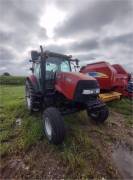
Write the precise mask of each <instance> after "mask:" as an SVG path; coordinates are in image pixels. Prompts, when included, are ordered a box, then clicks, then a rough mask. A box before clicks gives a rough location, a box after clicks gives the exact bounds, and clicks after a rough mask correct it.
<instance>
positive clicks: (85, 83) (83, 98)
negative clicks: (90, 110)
mask: <svg viewBox="0 0 133 180" xmlns="http://www.w3.org/2000/svg"><path fill="white" fill-rule="evenodd" d="M96 88H99V85H98V83H97V81H96V80H80V81H79V82H78V84H77V87H76V90H75V94H74V100H75V101H76V102H88V101H91V100H95V99H97V96H98V95H97V94H91V95H85V94H82V92H83V90H84V89H88V90H91V89H96Z"/></svg>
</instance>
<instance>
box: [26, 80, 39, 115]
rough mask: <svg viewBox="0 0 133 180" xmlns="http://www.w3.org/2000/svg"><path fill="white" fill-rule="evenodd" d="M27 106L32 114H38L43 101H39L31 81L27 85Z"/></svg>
mask: <svg viewBox="0 0 133 180" xmlns="http://www.w3.org/2000/svg"><path fill="white" fill-rule="evenodd" d="M25 94H26V105H27V109H28V110H29V111H30V112H36V111H39V110H40V107H41V106H40V105H41V101H40V100H39V99H38V97H37V95H36V93H35V91H34V89H33V87H32V84H31V83H30V82H29V81H26V83H25Z"/></svg>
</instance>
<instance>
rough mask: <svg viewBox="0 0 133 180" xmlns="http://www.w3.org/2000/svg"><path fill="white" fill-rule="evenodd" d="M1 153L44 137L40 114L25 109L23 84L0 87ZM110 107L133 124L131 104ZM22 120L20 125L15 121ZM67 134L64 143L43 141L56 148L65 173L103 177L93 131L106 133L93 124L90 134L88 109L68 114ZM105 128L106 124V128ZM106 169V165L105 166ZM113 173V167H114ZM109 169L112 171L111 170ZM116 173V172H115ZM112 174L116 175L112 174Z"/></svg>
mask: <svg viewBox="0 0 133 180" xmlns="http://www.w3.org/2000/svg"><path fill="white" fill-rule="evenodd" d="M0 97H1V99H0V141H1V143H0V152H1V155H2V156H4V155H7V154H10V153H11V154H12V153H16V152H21V151H26V150H28V149H29V148H30V147H31V146H32V145H35V144H36V143H37V142H38V141H40V139H42V136H43V129H42V123H41V114H40V113H33V114H32V115H31V114H29V112H28V111H27V109H26V106H25V97H24V86H15V85H13V86H10V85H2V86H1V88H0ZM109 106H110V108H111V109H113V110H115V111H117V112H119V113H121V114H123V115H124V116H125V117H126V118H125V121H126V123H127V124H128V125H132V120H131V116H132V108H131V106H132V104H131V102H130V101H128V100H126V99H123V100H121V101H116V102H111V103H109ZM18 118H19V119H20V120H21V125H18V124H17V123H16V120H17V119H18ZM65 123H66V126H67V128H68V134H67V137H66V139H65V141H64V143H63V144H62V145H60V146H54V145H50V144H49V143H47V141H46V140H45V138H44V140H43V143H46V146H47V147H48V149H54V151H55V152H56V153H57V155H58V157H59V158H60V160H61V162H62V165H63V166H64V167H65V175H66V177H67V178H68V177H69V178H71V179H81V178H83V179H85V178H86V179H87V178H89V179H91V178H97V179H99V177H101V176H100V175H99V176H98V175H97V171H96V167H97V165H98V164H102V163H103V167H104V166H105V165H104V163H106V162H104V161H103V157H102V156H101V152H100V150H99V148H98V147H97V146H96V144H95V140H94V139H92V138H91V136H90V135H91V132H92V131H93V132H95V133H96V134H97V136H98V137H100V136H104V134H103V128H104V126H101V128H100V127H95V128H94V127H93V129H91V130H90V131H89V133H88V129H87V128H85V127H87V126H89V124H88V117H87V114H86V113H85V112H81V113H76V114H73V115H69V116H66V117H65ZM105 128H106V127H105ZM105 168H106V167H105ZM111 172H112V169H111ZM111 172H109V173H111ZM112 174H113V173H112ZM112 176H113V175H112Z"/></svg>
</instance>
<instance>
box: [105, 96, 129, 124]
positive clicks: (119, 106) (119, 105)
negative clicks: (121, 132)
mask: <svg viewBox="0 0 133 180" xmlns="http://www.w3.org/2000/svg"><path fill="white" fill-rule="evenodd" d="M108 105H109V107H111V108H112V109H113V110H115V111H116V112H118V113H120V114H123V115H124V117H125V119H126V121H125V123H126V124H127V125H128V126H132V125H133V101H131V100H129V99H127V98H122V99H121V100H120V101H112V102H110V103H108Z"/></svg>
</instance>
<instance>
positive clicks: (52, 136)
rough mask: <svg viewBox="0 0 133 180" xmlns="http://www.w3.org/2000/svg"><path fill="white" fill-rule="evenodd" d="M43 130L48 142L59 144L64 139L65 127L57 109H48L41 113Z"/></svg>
mask: <svg viewBox="0 0 133 180" xmlns="http://www.w3.org/2000/svg"><path fill="white" fill-rule="evenodd" d="M42 121H43V128H44V132H45V134H46V137H47V138H48V140H49V142H51V143H53V144H56V145H57V144H61V143H62V142H63V140H64V138H65V125H64V121H63V118H62V116H61V114H60V112H59V111H58V109H57V108H54V107H49V108H47V109H46V110H45V111H44V112H43V118H42Z"/></svg>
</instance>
